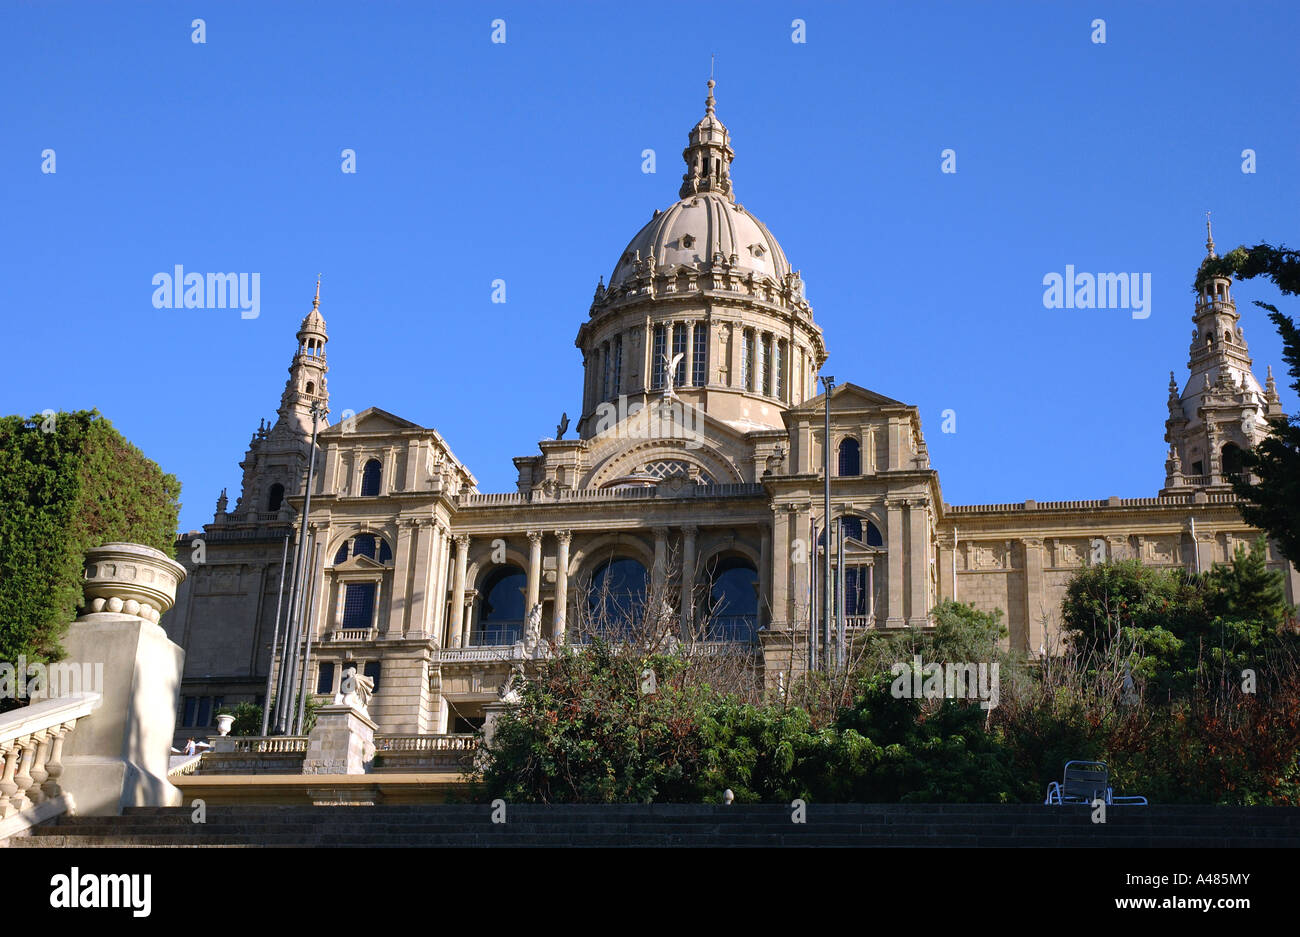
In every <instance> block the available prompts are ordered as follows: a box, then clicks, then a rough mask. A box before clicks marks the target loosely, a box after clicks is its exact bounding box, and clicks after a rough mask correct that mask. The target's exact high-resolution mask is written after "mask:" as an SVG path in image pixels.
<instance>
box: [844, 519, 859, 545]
mask: <svg viewBox="0 0 1300 937" xmlns="http://www.w3.org/2000/svg"><path fill="white" fill-rule="evenodd" d="M840 523H842V524H843V525H844V538H845V539H846V540H857V541H858V542H861V541H862V518H860V517H845V518H841V520H840Z"/></svg>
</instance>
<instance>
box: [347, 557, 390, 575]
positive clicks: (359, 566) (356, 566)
mask: <svg viewBox="0 0 1300 937" xmlns="http://www.w3.org/2000/svg"><path fill="white" fill-rule="evenodd" d="M387 568H388V567H386V566H385V565H384V564H383V563H380V562H379V561H378V560H372V559H371V558H370V557H368V556H349V557H348V558H347V559H346V560H344V561H343V562H342V563H339V564H338V565H336V566H335V567H334V569H335V570H337V571H339V572H349V571H350V572H373V571H376V570H384V569H387Z"/></svg>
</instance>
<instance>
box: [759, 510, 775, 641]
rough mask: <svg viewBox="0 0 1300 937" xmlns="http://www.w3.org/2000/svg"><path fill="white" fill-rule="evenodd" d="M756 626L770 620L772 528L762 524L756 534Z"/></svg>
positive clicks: (764, 624) (762, 625) (765, 623)
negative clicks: (757, 542) (757, 543)
mask: <svg viewBox="0 0 1300 937" xmlns="http://www.w3.org/2000/svg"><path fill="white" fill-rule="evenodd" d="M758 541H759V545H758V627H760V628H762V627H764V626H766V625H767V624H768V623H769V622H771V620H772V528H771V526H770V525H769V524H764V525H763V526H762V528H761V529H760V530H759V534H758Z"/></svg>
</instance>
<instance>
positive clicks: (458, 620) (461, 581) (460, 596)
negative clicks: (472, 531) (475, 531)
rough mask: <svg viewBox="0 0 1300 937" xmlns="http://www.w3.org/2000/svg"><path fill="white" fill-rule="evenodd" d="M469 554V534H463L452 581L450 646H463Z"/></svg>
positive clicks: (459, 540)
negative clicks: (466, 573)
mask: <svg viewBox="0 0 1300 937" xmlns="http://www.w3.org/2000/svg"><path fill="white" fill-rule="evenodd" d="M468 555H469V536H468V535H466V534H461V535H460V536H459V537H457V538H456V573H455V575H454V576H453V577H452V581H451V582H452V585H451V633H450V634H448V636H447V646H448V647H460V646H461V638H462V630H463V628H464V624H465V565H466V561H467V560H468Z"/></svg>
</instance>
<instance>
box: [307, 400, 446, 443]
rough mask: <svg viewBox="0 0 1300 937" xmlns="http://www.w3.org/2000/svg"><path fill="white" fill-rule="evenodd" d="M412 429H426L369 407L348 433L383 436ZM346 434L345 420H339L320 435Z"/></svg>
mask: <svg viewBox="0 0 1300 937" xmlns="http://www.w3.org/2000/svg"><path fill="white" fill-rule="evenodd" d="M412 429H424V427H423V426H420V425H419V424H418V423H412V422H411V421H410V420H404V419H402V418H401V417H400V416H397V415H396V414H392V413H389V412H388V411H387V410H381V409H379V408H378V407H367V408H366V409H364V410H362V411H361V412H360V413H358V414H357V415H356V416H354V417H352V420H351V425H350V426H349V427H348V429H347V430H346V432H347V433H375V434H383V433H400V432H405V431H406V430H412ZM344 432H345V430H344V428H343V420H339V421H338V422H337V423H335V424H334V425H333V426H331V427H330V428H329V429H326V430H322V431H321V433H320V435H321V436H322V437H328V436H342V435H343V434H344Z"/></svg>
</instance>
